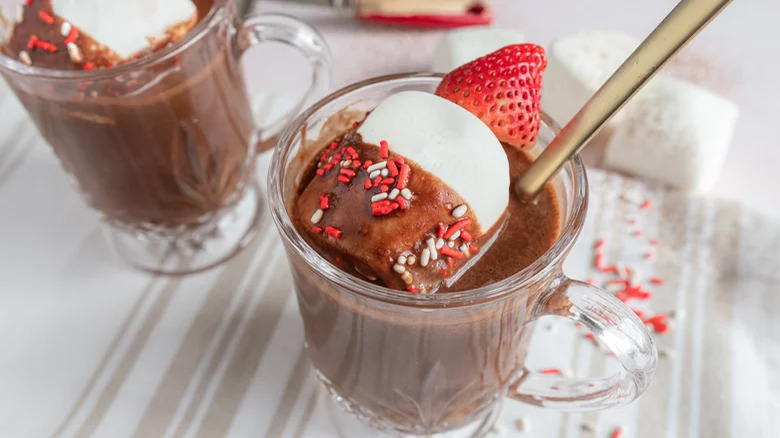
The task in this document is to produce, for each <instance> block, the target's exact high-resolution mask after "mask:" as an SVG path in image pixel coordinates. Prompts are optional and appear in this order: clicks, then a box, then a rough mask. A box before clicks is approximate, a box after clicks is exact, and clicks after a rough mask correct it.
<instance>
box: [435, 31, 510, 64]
mask: <svg viewBox="0 0 780 438" xmlns="http://www.w3.org/2000/svg"><path fill="white" fill-rule="evenodd" d="M524 41H525V36H524V35H523V33H522V32H520V31H519V30H516V29H501V28H494V27H489V26H475V27H467V28H462V29H458V30H453V31H450V32H447V33H445V34H444V36H443V37H442V38H441V42H439V45H438V47H437V48H436V51H435V52H434V54H433V71H437V72H441V73H447V72H450V71H452V70H454V69H455V68H457V67H460V66H461V65H463V64H466V63H467V62H470V61H473V60H475V59H477V58H480V57H482V56H485V55H487V54H489V53H492V52H495V51H496V50H498V49H500V48H502V47H506V46H508V45H510V44H518V43H522V42H524Z"/></svg>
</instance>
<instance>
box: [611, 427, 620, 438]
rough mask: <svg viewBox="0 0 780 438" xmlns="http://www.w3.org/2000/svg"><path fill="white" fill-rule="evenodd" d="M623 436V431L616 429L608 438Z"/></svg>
mask: <svg viewBox="0 0 780 438" xmlns="http://www.w3.org/2000/svg"><path fill="white" fill-rule="evenodd" d="M622 436H623V429H621V428H619V427H618V428H617V429H615V430H614V431H612V435H610V436H609V438H621V437H622Z"/></svg>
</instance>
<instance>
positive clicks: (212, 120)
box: [0, 0, 330, 274]
mask: <svg viewBox="0 0 780 438" xmlns="http://www.w3.org/2000/svg"><path fill="white" fill-rule="evenodd" d="M17 3H18V2H17ZM15 7H16V4H14V8H15ZM5 12H8V11H5ZM29 13H33V12H32V11H30V12H29ZM4 15H6V16H14V15H13V14H11V15H9V14H4ZM2 30H3V33H4V34H5V35H4V36H7V35H8V32H9V31H10V28H8V27H6V28H3V29H2ZM265 41H276V42H282V43H285V44H288V45H291V46H293V47H295V48H297V49H298V50H300V52H302V53H303V54H304V56H306V58H307V59H308V60H309V61H310V63H311V65H312V69H313V74H312V82H311V85H310V87H309V90H308V92H307V93H306V95H305V96H304V97H303V99H302V100H301V102H299V103H298V105H297V106H296V107H295V108H293V109H292V110H291V111H290V112H289V113H288V114H287V115H286V117H283V118H282V120H280V121H279V122H276V124H275V125H271V126H269V127H268V128H267V129H266V130H264V131H263V132H262V133H261V134H262V135H261V136H258V137H257V138H260V137H266V138H265V139H264V141H263V142H262V143H260V144H261V145H264V144H269V143H270V144H273V143H275V141H274V140H275V139H274V138H271V139H270V140H269V139H268V138H267V137H269V136H271V137H274V135H275V134H277V133H278V132H280V131H281V128H282V127H283V126H284V125H285V124H286V122H288V121H289V119H290V118H291V117H292V116H293V115H295V114H297V113H298V111H299V110H300V107H301V105H302V104H303V102H304V100H306V99H307V98H308V96H310V95H311V94H312V93H313V92H315V91H324V89H325V88H326V87H327V83H328V71H329V68H330V67H329V66H330V55H329V50H328V48H327V46H326V44H325V42H324V40H323V39H322V37H321V36H320V35H319V34H318V33H317V32H316V31H315V30H314V29H312V28H311V27H309V26H308V25H306V24H304V23H302V22H300V21H298V20H296V19H294V18H291V17H287V16H283V15H273V14H272V15H250V16H249V17H248V18H247V19H245V20H242V19H241V18H239V14H238V13H237V12H236V8H235V5H234V4H233V2H232V1H231V0H216V1H215V2H214V5H213V7H212V9H211V10H210V11H209V13H208V15H207V16H206V17H204V18H203V19H202V20H201V22H200V23H198V24H197V26H196V27H195V28H193V29H192V30H190V32H189V33H188V34H187V35H185V36H184V37H183V38H182V39H181V40H179V41H177V42H176V43H175V44H172V45H171V46H170V47H167V48H165V49H162V50H159V51H157V52H155V53H153V54H151V55H148V56H145V57H143V58H141V59H138V60H136V61H132V62H128V63H125V64H122V65H119V66H117V67H114V68H111V69H98V70H92V71H58V70H51V69H43V68H39V67H36V66H34V65H31V66H28V65H26V64H23V63H21V62H18V61H16V60H14V59H12V58H9V57H7V56H3V55H0V73H2V75H3V77H4V78H5V80H6V82H7V83H8V85H9V86H10V88H11V89H12V90H13V91H14V93H15V94H16V96H17V97H18V98H19V100H20V101H21V102H22V104H23V105H24V107H25V108H26V110H27V112H28V113H29V115H30V117H31V118H32V120H33V121H34V123H35V124H36V126H37V128H38V130H39V131H40V133H41V134H42V136H43V137H44V138H45V139H46V140H47V142H48V143H49V144H50V145H51V146H52V149H53V150H54V152H55V154H56V155H57V157H58V158H59V160H60V163H61V164H62V166H63V168H64V169H65V170H66V171H67V173H68V174H69V175H70V176H71V177H72V179H73V180H74V181H75V183H76V185H77V187H78V188H79V190H80V191H81V193H82V194H83V195H84V197H85V199H86V201H87V203H88V204H89V205H90V206H91V207H93V208H95V209H96V210H98V211H99V212H100V213H101V215H102V217H103V218H104V219H105V222H106V223H108V225H109V227H108V228H109V231H110V236H111V241H112V243H113V244H114V245H113V246H114V248H115V249H116V250H117V252H118V253H119V255H120V256H121V257H122V258H123V259H124V260H125V261H127V262H129V263H130V264H131V265H133V266H135V267H137V268H140V269H142V270H146V271H150V272H154V273H165V274H183V273H189V272H196V271H200V270H203V269H206V268H209V267H211V266H214V265H216V264H218V263H220V262H222V261H224V260H225V259H227V258H229V257H230V256H232V255H233V254H235V253H236V252H237V251H238V250H239V249H240V248H241V247H243V246H244V245H245V244H246V243H248V241H249V240H250V239H251V237H252V236H253V234H254V230H255V226H256V219H257V217H258V214H259V205H260V201H259V199H258V197H259V196H260V192H259V190H258V188H257V185H256V182H255V178H254V162H255V156H256V154H255V151H256V149H257V147H258V146H257V145H258V143H256V142H252V143H250V138H252V137H253V133H254V132H255V130H256V129H257V128H256V127H255V124H254V121H253V117H252V111H251V109H250V108H251V107H250V103H249V98H248V95H247V92H246V89H245V85H244V80H243V75H242V72H241V68H240V59H241V57H242V55H243V54H244V53H245V51H246V50H247V49H249V48H250V47H252V46H254V45H256V44H258V43H260V42H265ZM58 43H61V42H58Z"/></svg>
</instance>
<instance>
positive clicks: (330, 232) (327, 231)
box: [325, 226, 341, 239]
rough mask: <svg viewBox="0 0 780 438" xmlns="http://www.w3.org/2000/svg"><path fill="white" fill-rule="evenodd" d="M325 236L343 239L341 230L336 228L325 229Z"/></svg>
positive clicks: (328, 227)
mask: <svg viewBox="0 0 780 438" xmlns="http://www.w3.org/2000/svg"><path fill="white" fill-rule="evenodd" d="M325 234H327V235H328V236H331V237H335V238H336V239H338V238H339V237H341V230H339V229H338V228H336V227H331V226H327V227H325Z"/></svg>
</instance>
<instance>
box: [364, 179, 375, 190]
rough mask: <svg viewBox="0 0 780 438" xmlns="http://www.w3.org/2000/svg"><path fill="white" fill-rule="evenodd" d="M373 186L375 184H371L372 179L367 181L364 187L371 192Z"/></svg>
mask: <svg viewBox="0 0 780 438" xmlns="http://www.w3.org/2000/svg"><path fill="white" fill-rule="evenodd" d="M372 185H373V184H371V180H370V179H367V180H366V182H365V183H363V187H365V189H366V190H370V189H371V186H372Z"/></svg>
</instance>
